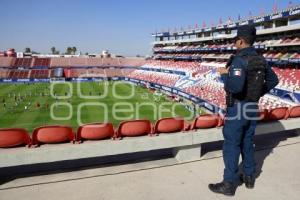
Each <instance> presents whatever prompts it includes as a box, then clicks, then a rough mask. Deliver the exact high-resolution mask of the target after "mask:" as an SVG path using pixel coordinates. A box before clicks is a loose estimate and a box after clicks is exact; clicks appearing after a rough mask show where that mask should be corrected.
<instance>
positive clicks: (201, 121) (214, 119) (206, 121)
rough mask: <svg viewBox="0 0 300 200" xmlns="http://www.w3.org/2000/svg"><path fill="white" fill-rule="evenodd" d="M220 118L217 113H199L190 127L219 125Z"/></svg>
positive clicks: (204, 127) (198, 127)
mask: <svg viewBox="0 0 300 200" xmlns="http://www.w3.org/2000/svg"><path fill="white" fill-rule="evenodd" d="M220 122H221V119H220V117H219V116H218V115H214V114H207V115H201V116H200V117H198V118H197V119H195V121H194V123H193V127H192V129H206V128H214V127H217V126H220V125H221V124H220Z"/></svg>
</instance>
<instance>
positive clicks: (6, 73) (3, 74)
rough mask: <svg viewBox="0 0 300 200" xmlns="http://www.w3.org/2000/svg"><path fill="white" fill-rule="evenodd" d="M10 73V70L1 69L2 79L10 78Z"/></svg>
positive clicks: (0, 76) (0, 75)
mask: <svg viewBox="0 0 300 200" xmlns="http://www.w3.org/2000/svg"><path fill="white" fill-rule="evenodd" d="M9 72H10V71H9V70H8V69H0V78H8V75H9Z"/></svg>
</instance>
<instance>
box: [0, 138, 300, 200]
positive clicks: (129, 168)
mask: <svg viewBox="0 0 300 200" xmlns="http://www.w3.org/2000/svg"><path fill="white" fill-rule="evenodd" d="M269 144H270V145H274V144H275V146H277V147H276V148H266V146H268V145H269ZM257 146H258V149H259V148H260V147H262V146H263V147H264V148H265V149H264V150H259V151H258V152H257V153H256V159H257V162H258V168H261V173H260V175H259V177H258V179H257V184H256V188H255V189H254V190H248V189H246V188H245V187H244V186H241V187H239V188H238V189H237V192H236V196H235V197H234V198H230V197H224V196H222V195H216V194H213V193H211V192H210V191H209V190H208V188H207V185H208V183H214V182H218V181H220V180H221V175H222V171H223V161H222V157H220V155H221V154H220V151H213V152H211V153H207V154H206V156H207V158H209V159H205V160H202V161H198V162H191V163H185V164H178V163H177V162H176V161H175V159H164V160H157V161H148V162H141V163H134V164H124V165H118V166H107V167H101V168H94V169H81V170H78V171H72V172H63V173H56V174H50V175H39V176H32V177H26V178H18V179H14V180H2V183H3V184H2V185H0V200H10V199H11V200H15V199H22V200H26V199H28V200H29V199H30V200H34V199H43V200H47V199H55V200H57V199H64V200H68V199H81V200H82V199H99V200H106V199H107V200H177V199H178V200H183V199H184V200H190V199H191V200H194V199H195V200H196V199H197V200H205V199H207V200H214V199H243V200H247V199H249V200H253V199H262V200H264V199H272V200H277V199H278V200H282V199H289V200H298V199H299V196H300V189H299V188H300V174H299V169H300V156H299V155H300V137H289V138H285V139H282V138H281V139H278V138H277V139H274V140H270V138H269V139H266V141H265V142H263V140H260V142H258V144H257Z"/></svg>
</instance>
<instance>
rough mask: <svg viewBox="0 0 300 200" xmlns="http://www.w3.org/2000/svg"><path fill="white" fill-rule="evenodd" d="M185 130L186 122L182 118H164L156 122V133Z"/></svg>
mask: <svg viewBox="0 0 300 200" xmlns="http://www.w3.org/2000/svg"><path fill="white" fill-rule="evenodd" d="M184 130H185V121H184V120H183V119H181V118H164V119H160V120H158V121H157V122H156V124H155V127H154V133H155V134H159V133H175V132H180V131H184Z"/></svg>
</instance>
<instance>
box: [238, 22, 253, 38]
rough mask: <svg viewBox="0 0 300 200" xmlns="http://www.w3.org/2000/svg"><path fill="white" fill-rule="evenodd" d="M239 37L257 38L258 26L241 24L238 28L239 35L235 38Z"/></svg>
mask: <svg viewBox="0 0 300 200" xmlns="http://www.w3.org/2000/svg"><path fill="white" fill-rule="evenodd" d="M237 38H248V39H252V40H255V39H256V28H255V27H254V26H249V25H246V26H240V27H238V29H237V35H236V37H235V39H237Z"/></svg>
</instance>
